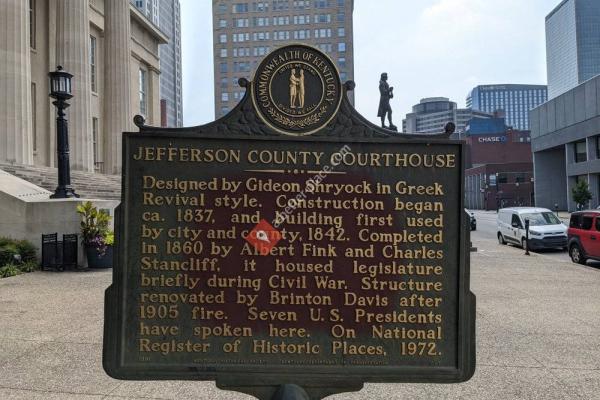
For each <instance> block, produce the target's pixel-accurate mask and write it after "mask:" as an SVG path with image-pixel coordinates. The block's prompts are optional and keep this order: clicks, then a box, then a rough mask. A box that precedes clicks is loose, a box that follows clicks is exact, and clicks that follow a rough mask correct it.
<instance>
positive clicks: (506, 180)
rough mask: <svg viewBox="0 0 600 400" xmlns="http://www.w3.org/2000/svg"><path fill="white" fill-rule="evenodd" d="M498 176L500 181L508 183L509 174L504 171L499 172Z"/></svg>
mask: <svg viewBox="0 0 600 400" xmlns="http://www.w3.org/2000/svg"><path fill="white" fill-rule="evenodd" d="M497 177H498V179H497V182H498V183H508V175H506V174H502V173H498V174H497Z"/></svg>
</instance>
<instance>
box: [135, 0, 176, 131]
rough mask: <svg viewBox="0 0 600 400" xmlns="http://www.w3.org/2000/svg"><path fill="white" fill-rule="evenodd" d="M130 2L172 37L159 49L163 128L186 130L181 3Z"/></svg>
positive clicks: (173, 0) (158, 0)
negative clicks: (182, 86)
mask: <svg viewBox="0 0 600 400" xmlns="http://www.w3.org/2000/svg"><path fill="white" fill-rule="evenodd" d="M130 1H131V3H132V4H134V5H135V6H136V7H137V8H138V9H139V10H140V11H142V12H143V13H144V14H145V15H146V17H147V18H148V19H149V20H150V21H152V23H153V24H154V25H156V26H157V27H158V28H159V29H160V30H161V31H162V32H163V33H165V34H166V35H167V36H168V37H169V41H168V42H167V43H166V44H163V45H161V46H160V48H159V53H160V113H161V120H160V124H161V126H169V127H179V126H182V125H183V100H182V98H183V96H182V90H181V84H182V76H181V7H180V5H179V0H130Z"/></svg>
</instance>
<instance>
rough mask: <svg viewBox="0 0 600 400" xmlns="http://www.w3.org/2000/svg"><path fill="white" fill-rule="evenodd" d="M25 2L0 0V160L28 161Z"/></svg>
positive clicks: (28, 72) (30, 156)
mask: <svg viewBox="0 0 600 400" xmlns="http://www.w3.org/2000/svg"><path fill="white" fill-rule="evenodd" d="M32 135H33V132H32V119H31V56H30V49H29V2H27V1H23V0H2V1H1V2H0V162H9V163H18V164H32V163H33V145H32V144H33V137H32Z"/></svg>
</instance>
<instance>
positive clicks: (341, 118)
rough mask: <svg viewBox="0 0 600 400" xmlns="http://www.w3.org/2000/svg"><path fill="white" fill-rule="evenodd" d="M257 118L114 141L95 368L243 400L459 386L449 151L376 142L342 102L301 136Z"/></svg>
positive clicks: (461, 310) (420, 143)
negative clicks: (107, 268) (108, 280)
mask: <svg viewBox="0 0 600 400" xmlns="http://www.w3.org/2000/svg"><path fill="white" fill-rule="evenodd" d="M297 47H298V46H295V47H294V48H297ZM282 50H283V49H282ZM311 51H312V52H314V51H316V50H314V49H311ZM270 57H271V56H270ZM300 57H302V56H300ZM267 58H269V57H267ZM291 65H293V64H291ZM286 71H287V72H286V73H291V72H290V69H289V68H288V69H286ZM336 74H337V73H336ZM298 76H299V74H298ZM336 79H337V75H336ZM308 81H309V80H306V81H305V82H308ZM313 87H318V85H316V86H315V85H311V86H310V87H306V88H304V89H303V90H304V91H305V92H306V91H307V90H309V89H311V88H313ZM290 90H291V88H290ZM323 90H326V89H323ZM298 94H299V92H297V93H296V96H298ZM340 96H341V94H340ZM278 98H279V101H280V102H284V99H285V96H281V95H280V96H279V97H278ZM291 101H292V99H291V98H290V103H289V104H291ZM311 101H312V100H311ZM289 104H288V107H289ZM306 104H307V102H306V99H305V100H304V105H305V106H306ZM311 104H312V103H311ZM294 105H295V106H297V107H300V102H299V100H298V99H297V98H296V99H295V103H294ZM282 107H283V106H280V107H279V108H282ZM283 108H285V107H283ZM283 108H282V109H283ZM300 108H301V107H300ZM288 111H289V110H288ZM299 112H302V110H300V111H299ZM263 118H264V116H262V115H260V114H258V115H257V111H256V108H255V102H253V101H252V100H251V99H249V98H247V97H246V98H244V100H243V101H242V102H241V103H240V105H238V107H237V108H236V109H234V110H233V111H232V113H230V114H229V115H228V116H226V117H225V118H224V119H222V120H219V121H216V122H215V123H212V124H209V125H206V126H203V127H197V128H185V129H173V130H169V129H158V128H151V127H145V126H141V131H142V132H141V133H129V134H126V135H124V141H123V142H124V145H123V202H122V204H121V206H120V210H119V215H118V221H117V222H118V234H117V246H118V251H117V253H118V260H116V262H115V265H116V266H115V270H114V281H113V285H112V286H111V287H110V288H109V289H107V294H106V317H105V318H106V323H105V338H104V367H105V369H106V371H107V372H108V373H109V374H110V375H111V376H113V377H116V378H121V379H197V380H217V383H218V384H219V385H220V386H222V387H226V388H233V389H235V390H240V391H244V392H247V393H250V394H254V395H255V396H257V397H259V398H270V396H271V395H272V394H273V392H274V391H275V390H276V388H277V386H279V385H283V384H297V385H300V386H303V387H305V388H306V389H307V391H308V392H309V394H310V395H311V396H312V397H311V398H321V397H322V396H324V395H326V394H331V393H335V392H340V391H344V390H355V389H357V388H360V386H361V385H362V383H363V382H367V381H370V382H460V381H464V380H467V379H469V378H470V377H471V376H472V374H473V372H474V367H475V354H474V306H475V303H474V296H473V295H472V294H471V293H470V291H469V275H468V274H469V267H468V248H467V245H468V240H467V235H468V231H467V230H466V229H465V217H464V212H463V200H462V196H463V190H462V188H463V145H462V143H461V142H456V141H449V140H445V139H440V138H439V137H433V138H426V139H424V138H419V137H417V138H406V137H402V136H399V135H395V136H394V137H389V136H388V135H387V132H385V131H383V130H381V129H378V128H376V127H374V126H372V125H369V124H368V123H366V122H364V120H363V119H362V118H361V117H360V116H359V115H358V114H356V112H355V111H354V110H353V109H352V108H351V106H350V105H349V104H348V102H347V100H345V99H344V100H343V102H342V105H341V107H339V110H338V109H337V107H336V112H335V113H334V114H332V116H330V117H328V118H329V119H330V121H324V125H323V126H321V127H317V131H316V133H315V134H314V135H311V136H301V135H302V133H298V132H297V131H293V130H292V131H290V132H288V134H289V135H294V136H298V137H290V136H286V135H280V133H281V132H279V129H277V130H276V129H274V128H273V126H272V123H268V122H269V121H267V120H264V121H263ZM317 125H318V124H317ZM307 129H312V128H307Z"/></svg>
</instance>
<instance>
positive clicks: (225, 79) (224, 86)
mask: <svg viewBox="0 0 600 400" xmlns="http://www.w3.org/2000/svg"><path fill="white" fill-rule="evenodd" d="M221 88H224V89H227V78H221Z"/></svg>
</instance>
